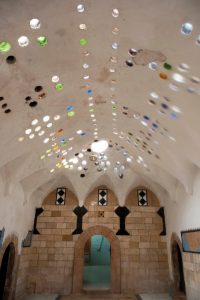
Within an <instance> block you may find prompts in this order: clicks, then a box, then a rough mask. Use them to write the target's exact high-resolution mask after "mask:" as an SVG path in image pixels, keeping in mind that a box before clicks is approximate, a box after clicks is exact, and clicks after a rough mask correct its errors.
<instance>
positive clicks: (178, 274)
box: [172, 241, 186, 294]
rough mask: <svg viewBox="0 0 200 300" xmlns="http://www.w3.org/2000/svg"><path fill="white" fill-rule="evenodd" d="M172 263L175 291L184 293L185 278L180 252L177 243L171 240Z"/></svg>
mask: <svg viewBox="0 0 200 300" xmlns="http://www.w3.org/2000/svg"><path fill="white" fill-rule="evenodd" d="M172 264H173V273H174V288H175V292H181V293H183V294H185V292H186V291H185V279H184V270H183V260H182V253H181V249H180V246H179V244H178V243H177V242H176V241H173V244H172Z"/></svg>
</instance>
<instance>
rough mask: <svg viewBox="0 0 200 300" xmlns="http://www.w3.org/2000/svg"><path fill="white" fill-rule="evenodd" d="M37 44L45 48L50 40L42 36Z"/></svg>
mask: <svg viewBox="0 0 200 300" xmlns="http://www.w3.org/2000/svg"><path fill="white" fill-rule="evenodd" d="M37 42H38V44H39V45H40V46H45V45H47V43H48V39H47V38H46V37H45V36H40V37H38V38H37Z"/></svg>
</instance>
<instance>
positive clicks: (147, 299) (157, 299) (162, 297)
mask: <svg viewBox="0 0 200 300" xmlns="http://www.w3.org/2000/svg"><path fill="white" fill-rule="evenodd" d="M140 297H141V299H142V300H172V298H171V297H170V296H169V295H167V294H152V295H147V294H142V295H140Z"/></svg>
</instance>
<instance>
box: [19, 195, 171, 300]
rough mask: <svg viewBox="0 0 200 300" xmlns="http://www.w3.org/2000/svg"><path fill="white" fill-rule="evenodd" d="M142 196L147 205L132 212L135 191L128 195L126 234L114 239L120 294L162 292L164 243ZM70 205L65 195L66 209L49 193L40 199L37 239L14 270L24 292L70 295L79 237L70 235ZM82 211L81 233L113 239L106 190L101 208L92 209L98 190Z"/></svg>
mask: <svg viewBox="0 0 200 300" xmlns="http://www.w3.org/2000/svg"><path fill="white" fill-rule="evenodd" d="M148 197H149V206H147V207H138V203H137V191H136V190H134V191H132V192H131V193H130V194H129V196H128V198H127V202H126V207H127V208H128V209H129V210H130V214H129V215H128V216H127V218H126V230H127V231H128V232H129V233H130V235H129V236H127V235H124V236H120V235H117V236H116V237H117V239H118V241H119V243H120V252H119V253H120V254H118V255H121V257H119V259H121V292H123V293H129V292H130V293H134V292H135V293H141V292H146V291H148V292H151V291H152V292H165V291H167V290H168V282H169V281H168V278H169V275H168V259H167V246H166V240H165V239H166V238H165V237H161V236H160V232H161V231H162V220H161V218H160V217H159V216H158V214H157V210H158V209H159V201H158V199H157V198H156V197H155V195H154V194H153V193H151V192H150V191H149V192H148ZM76 206H78V201H77V199H76V197H75V196H74V195H73V194H72V193H71V192H70V191H67V200H66V205H55V191H54V192H52V193H51V194H49V195H48V196H47V197H46V199H45V200H44V202H43V206H42V207H43V209H44V212H43V213H42V214H41V215H40V216H39V217H38V221H37V229H38V230H39V232H40V235H34V236H33V240H32V246H31V247H30V248H25V249H23V251H22V255H21V261H20V269H23V266H24V267H26V270H27V273H26V290H27V292H28V293H59V294H68V293H70V292H71V291H72V284H73V282H72V280H73V268H74V248H75V243H76V242H77V241H78V239H79V238H80V237H81V236H82V235H72V232H73V231H74V230H75V228H76V222H77V217H76V215H75V214H74V213H73V210H74V208H75V207H76ZM84 206H85V207H86V208H87V210H88V212H87V214H85V216H84V217H83V231H84V232H85V231H86V230H87V229H88V228H92V227H93V226H96V225H99V226H104V227H106V228H108V229H109V230H111V231H112V232H113V233H114V235H116V232H117V231H118V230H119V217H118V216H117V215H116V213H115V209H116V208H117V207H118V204H117V199H116V197H115V195H114V194H113V192H112V191H110V190H108V205H107V206H98V189H95V190H94V191H93V192H92V193H91V194H90V195H89V196H88V197H87V199H86V201H85V204H84ZM20 276H21V274H20V273H19V277H20ZM20 280H21V278H18V281H20ZM23 280H24V277H23ZM18 293H19V291H18ZM17 299H20V297H19V298H17Z"/></svg>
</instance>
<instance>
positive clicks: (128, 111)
mask: <svg viewBox="0 0 200 300" xmlns="http://www.w3.org/2000/svg"><path fill="white" fill-rule="evenodd" d="M199 11H200V2H199V1H198V0H190V1H187V0H178V1H173V0H169V1H160V0H148V1H147V0H136V1H132V0H123V1H122V0H121V1H120V0H115V1H112V0H101V1H95V0H84V1H82V2H78V1H75V0H67V1H66V0H65V1H64V0H54V1H50V0H42V1H34V0H18V1H15V0H1V1H0V16H1V17H0V28H1V37H0V68H1V72H0V105H1V108H0V114H1V117H0V137H1V143H0V149H1V156H0V166H1V169H0V170H1V179H2V182H4V183H5V184H6V183H8V182H9V181H13V182H18V183H21V185H22V187H23V189H24V191H25V192H26V193H27V194H28V195H30V194H31V193H32V192H34V191H35V189H37V188H39V187H41V186H44V187H45V184H46V183H47V182H53V181H55V180H56V178H57V177H59V176H61V175H62V176H64V177H65V178H68V180H69V183H68V184H69V185H70V182H71V184H72V186H74V187H75V190H76V194H79V196H81V194H82V193H83V194H85V195H86V194H87V193H88V191H89V190H90V189H92V187H93V186H94V184H100V183H103V182H102V178H104V179H105V180H104V183H105V181H106V180H108V181H109V180H111V181H110V185H111V186H112V182H113V185H115V188H116V189H118V191H119V193H120V191H121V190H122V191H125V190H126V193H128V190H130V188H131V186H132V185H133V184H134V183H136V182H138V183H139V182H145V183H146V184H148V183H149V184H151V185H152V186H156V187H157V188H158V189H159V188H160V189H161V190H165V191H166V192H168V193H169V194H171V195H172V194H173V192H174V191H175V189H176V187H177V185H178V184H181V185H183V186H184V188H185V190H186V191H187V192H189V193H190V192H191V191H192V186H193V180H194V177H195V175H196V172H197V171H198V168H199V166H200V155H199V153H200V139H199V132H200V122H199V111H200V71H199V61H200V60H199V55H200V15H199ZM97 140H106V141H107V142H108V148H107V149H106V150H105V151H103V153H102V154H98V153H96V152H93V151H92V150H91V144H92V143H93V142H94V141H97ZM102 174H104V175H103V176H102ZM108 178H110V179H108ZM55 182H56V181H55ZM72 189H73V188H72ZM83 191H84V192H83Z"/></svg>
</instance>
